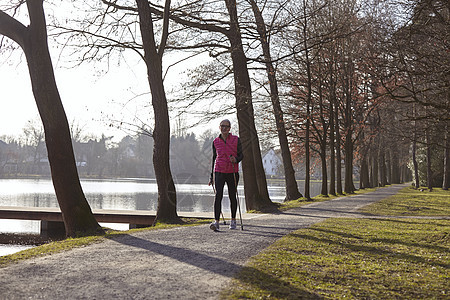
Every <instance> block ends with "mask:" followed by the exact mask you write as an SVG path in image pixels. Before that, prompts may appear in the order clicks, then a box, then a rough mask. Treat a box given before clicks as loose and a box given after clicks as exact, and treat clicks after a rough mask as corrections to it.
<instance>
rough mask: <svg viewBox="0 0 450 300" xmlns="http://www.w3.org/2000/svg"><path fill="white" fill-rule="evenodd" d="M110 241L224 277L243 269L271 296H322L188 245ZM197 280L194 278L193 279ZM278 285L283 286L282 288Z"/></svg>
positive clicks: (129, 237)
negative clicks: (254, 277) (185, 246)
mask: <svg viewBox="0 0 450 300" xmlns="http://www.w3.org/2000/svg"><path fill="white" fill-rule="evenodd" d="M110 239H111V240H113V241H115V242H117V243H121V244H123V245H127V246H130V247H136V248H140V249H144V250H147V251H150V252H153V253H155V254H159V255H163V256H166V257H169V258H171V259H175V260H177V261H179V262H182V263H185V264H189V265H191V266H194V267H197V268H200V269H203V270H206V271H208V272H212V273H215V274H218V275H221V276H226V277H229V278H233V276H234V275H235V274H236V273H237V272H238V271H241V270H242V268H244V270H245V272H251V273H254V274H256V275H257V277H258V278H259V279H260V280H259V282H260V284H258V283H256V285H258V287H259V288H260V289H263V290H266V291H267V293H269V295H272V296H276V297H280V298H284V299H289V298H292V297H293V296H295V298H297V299H298V297H300V298H302V299H321V297H320V296H319V295H317V294H314V293H310V292H308V291H306V290H304V289H299V288H297V287H294V286H292V285H291V284H290V283H289V282H288V281H284V280H281V279H279V278H277V277H275V276H273V275H271V274H269V273H266V272H262V271H260V270H257V269H255V268H253V267H248V266H245V267H242V266H240V265H238V264H235V263H232V262H229V261H226V260H224V259H221V258H217V257H214V256H210V255H206V254H204V253H200V252H196V251H193V250H190V249H187V248H181V247H174V246H170V245H163V244H160V243H156V242H152V241H149V240H146V239H142V238H139V237H135V236H132V235H128V234H126V235H122V236H120V237H115V238H110ZM250 278H251V279H252V280H251V281H250V280H248V279H247V277H243V278H239V279H240V280H241V281H243V282H245V283H246V284H250V285H254V284H255V283H254V281H253V278H252V277H250ZM193 280H195V278H193ZM278 287H283V289H281V290H280V289H279V288H278Z"/></svg>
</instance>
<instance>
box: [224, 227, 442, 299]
mask: <svg viewBox="0 0 450 300" xmlns="http://www.w3.org/2000/svg"><path fill="white" fill-rule="evenodd" d="M449 230H450V220H423V219H402V220H392V219H383V220H373V219H330V220H327V221H326V222H323V223H320V224H316V225H315V226H312V227H311V228H308V229H301V230H298V231H295V232H293V233H292V234H289V235H288V236H285V237H284V238H282V239H280V240H279V241H278V242H276V243H275V244H273V245H272V246H270V247H269V248H267V249H266V250H265V251H263V252H262V253H261V254H259V255H257V256H255V257H254V258H253V259H252V260H251V261H250V263H249V264H248V265H247V266H246V267H245V268H244V269H243V271H242V272H241V273H240V274H239V275H238V277H237V279H234V280H233V282H232V284H231V286H230V288H229V289H228V290H227V291H225V292H223V293H222V295H221V297H222V298H223V299H444V298H446V299H448V297H449V286H450V285H449V282H450V280H449V279H450V278H449V262H450V256H449V253H450V247H449V239H450V237H449Z"/></svg>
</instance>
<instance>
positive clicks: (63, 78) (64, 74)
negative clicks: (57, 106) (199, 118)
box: [0, 49, 216, 139]
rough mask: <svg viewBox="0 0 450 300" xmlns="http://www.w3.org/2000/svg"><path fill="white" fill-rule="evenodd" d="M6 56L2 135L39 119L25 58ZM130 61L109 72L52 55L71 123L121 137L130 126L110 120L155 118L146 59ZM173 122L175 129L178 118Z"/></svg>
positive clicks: (0, 93)
mask: <svg viewBox="0 0 450 300" xmlns="http://www.w3.org/2000/svg"><path fill="white" fill-rule="evenodd" d="M18 51H21V50H20V49H19V50H18ZM53 56H54V55H53ZM4 59H5V57H4V56H1V55H0V103H1V105H0V136H3V135H14V136H18V135H20V134H21V133H22V129H23V128H24V127H25V125H26V124H27V122H28V121H29V120H33V119H34V120H39V114H38V110H37V107H36V104H35V101H34V96H33V94H32V90H31V82H30V77H29V73H28V67H27V64H26V61H25V58H24V57H23V55H19V52H18V53H17V55H13V58H9V60H8V61H5V60H4ZM130 61H133V60H127V63H128V64H127V65H125V64H124V63H122V65H117V64H116V65H110V66H109V70H108V72H105V71H104V70H101V69H99V68H98V67H97V66H94V65H87V64H86V65H82V66H79V67H76V68H72V69H67V68H63V67H61V66H59V65H58V62H56V63H55V61H53V65H54V69H55V77H56V82H57V86H58V90H59V93H60V95H61V100H62V103H63V106H64V109H65V111H66V115H67V119H68V121H69V123H70V124H72V123H74V124H75V125H76V126H78V127H82V128H83V134H85V135H94V136H100V135H101V134H103V133H104V134H106V135H107V136H109V135H114V136H116V139H120V138H121V137H123V136H124V135H125V134H126V132H124V131H123V130H118V129H115V128H114V127H111V126H109V125H110V124H111V121H121V120H123V121H126V122H133V118H134V116H135V115H139V117H140V118H142V119H144V120H146V121H148V122H149V123H150V124H153V121H152V120H151V117H152V116H153V112H152V110H151V107H150V108H149V105H150V102H151V98H150V95H149V91H150V89H149V84H148V81H147V75H146V69H145V65H144V64H143V62H142V61H138V60H136V61H135V62H131V63H130ZM180 74H181V69H178V70H177V69H174V70H172V71H170V72H169V73H168V77H167V79H166V81H165V86H166V90H169V89H170V88H171V85H176V84H178V82H179V80H180V78H182V76H181V75H180ZM172 121H174V120H172ZM116 124H117V122H116ZM187 125H189V124H187ZM171 126H172V129H173V127H174V122H173V124H172V125H171ZM211 126H213V125H212V124H206V125H205V126H203V127H202V128H198V130H195V129H194V130H192V131H197V132H203V131H204V130H207V129H208V128H209V127H211ZM213 128H216V127H215V126H213Z"/></svg>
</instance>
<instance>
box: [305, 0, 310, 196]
mask: <svg viewBox="0 0 450 300" xmlns="http://www.w3.org/2000/svg"><path fill="white" fill-rule="evenodd" d="M303 16H304V23H303V38H304V40H303V47H304V49H305V61H306V75H307V80H308V85H307V89H308V94H307V96H306V129H305V172H306V173H305V198H306V199H308V200H310V199H311V193H310V188H311V170H310V159H311V157H310V152H311V149H310V147H309V143H310V130H311V129H310V126H311V102H312V78H311V76H312V75H311V62H310V60H309V48H308V43H307V38H306V37H307V36H308V35H307V30H306V29H307V24H308V23H307V14H306V1H305V0H303Z"/></svg>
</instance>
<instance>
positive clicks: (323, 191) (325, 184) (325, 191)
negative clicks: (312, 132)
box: [320, 142, 328, 196]
mask: <svg viewBox="0 0 450 300" xmlns="http://www.w3.org/2000/svg"><path fill="white" fill-rule="evenodd" d="M325 144H326V142H325ZM323 148H324V149H322V150H321V152H320V160H321V161H322V163H321V165H322V188H321V190H320V194H322V195H324V196H328V174H327V171H328V170H327V154H326V146H324V147H323Z"/></svg>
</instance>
